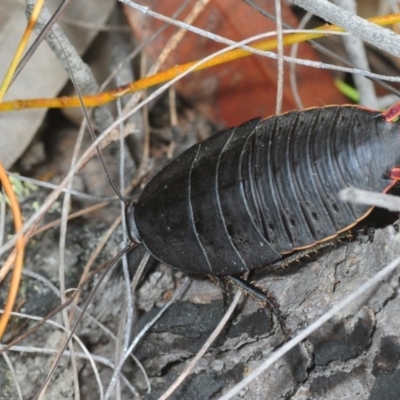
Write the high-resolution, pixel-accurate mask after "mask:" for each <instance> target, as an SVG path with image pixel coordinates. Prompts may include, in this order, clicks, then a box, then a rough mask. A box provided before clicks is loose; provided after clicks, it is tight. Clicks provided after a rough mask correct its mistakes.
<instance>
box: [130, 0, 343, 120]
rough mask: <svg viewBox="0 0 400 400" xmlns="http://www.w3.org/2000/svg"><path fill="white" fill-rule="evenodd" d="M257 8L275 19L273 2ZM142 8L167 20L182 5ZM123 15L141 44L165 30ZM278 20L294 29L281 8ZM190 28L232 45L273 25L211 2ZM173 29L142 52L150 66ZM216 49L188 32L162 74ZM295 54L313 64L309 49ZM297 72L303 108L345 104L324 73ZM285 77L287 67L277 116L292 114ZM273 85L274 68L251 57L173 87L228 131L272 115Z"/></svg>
mask: <svg viewBox="0 0 400 400" xmlns="http://www.w3.org/2000/svg"><path fill="white" fill-rule="evenodd" d="M262 3H264V4H261V5H262V6H263V7H264V8H265V9H266V10H267V11H268V12H270V13H272V14H274V13H275V11H274V5H273V2H272V1H264V2H262ZM142 4H143V5H145V6H148V7H150V9H151V10H153V11H156V12H158V13H160V14H163V15H168V16H172V15H173V14H174V13H175V12H176V10H177V9H178V8H179V7H180V6H181V5H182V1H180V0H169V1H162V2H160V1H154V0H149V1H143V2H142ZM194 4H195V1H191V2H190V4H189V6H188V7H187V8H186V9H185V10H184V11H183V12H182V13H181V14H180V15H179V16H178V17H177V18H178V19H179V20H184V18H185V16H186V15H187V13H188V12H189V10H191V9H192V7H193V5H194ZM126 10H127V15H128V18H129V20H130V24H131V27H132V29H133V31H134V34H135V36H136V37H137V38H138V39H139V40H140V41H144V40H146V39H147V38H149V37H150V36H151V35H152V34H153V33H154V32H155V31H156V30H157V29H159V28H160V27H161V26H163V25H164V23H163V22H161V21H160V20H157V19H155V18H153V17H150V16H145V15H143V14H142V13H140V12H138V11H134V10H132V9H131V8H128V7H127V8H126ZM282 16H283V20H284V21H285V22H286V23H288V24H290V25H291V26H297V24H298V21H297V20H296V18H295V16H294V15H293V14H292V12H291V9H290V8H289V7H288V6H287V5H285V4H282ZM193 25H195V26H197V27H200V28H202V29H204V30H207V31H209V32H213V33H216V34H218V35H221V36H224V37H226V38H229V39H232V40H235V41H240V40H243V39H245V38H248V37H250V36H254V35H257V34H260V33H262V32H268V31H274V30H275V29H276V26H275V23H274V22H272V21H270V20H268V19H267V18H265V17H263V16H262V15H261V14H259V13H258V12H257V11H255V10H254V9H253V8H251V7H250V6H248V5H247V4H245V3H244V2H241V1H236V0H212V1H211V2H210V4H208V5H207V7H206V8H205V10H204V11H203V13H202V14H201V15H200V16H199V17H198V18H197V20H196V21H195V22H194V24H193ZM177 29H178V28H176V27H174V26H169V27H167V28H166V29H165V30H164V31H163V32H162V34H161V35H159V36H158V37H157V39H155V40H153V41H152V43H151V44H150V45H148V46H147V47H146V48H145V51H146V53H147V55H148V56H149V57H150V59H152V60H154V59H155V58H156V57H157V56H158V55H159V54H160V52H161V51H162V50H163V49H164V48H165V45H166V43H167V41H168V39H169V38H170V37H171V36H172V35H173V34H174V33H175V32H176V31H177ZM221 48H223V46H222V45H221V44H220V43H216V42H214V41H212V40H210V39H207V38H205V37H202V36H199V35H196V34H194V33H191V32H187V33H186V35H185V37H184V39H183V40H182V42H181V43H180V44H179V45H178V47H177V49H176V50H174V51H173V52H172V54H171V55H170V57H169V58H168V59H167V61H166V63H165V65H164V66H163V69H165V68H168V67H171V66H174V65H177V64H184V63H187V62H189V61H194V60H198V59H201V58H203V57H205V56H208V55H210V54H211V53H213V52H215V51H217V50H220V49H221ZM288 51H289V49H285V52H286V53H288ZM298 54H299V55H300V57H301V58H304V59H311V60H317V57H316V55H315V53H314V51H313V49H312V48H311V47H310V46H309V45H308V44H301V45H300V49H299V52H298ZM296 72H297V74H296V79H297V83H298V89H299V93H300V96H301V99H302V101H303V103H304V106H305V107H312V106H321V105H325V104H343V103H345V102H346V99H345V98H344V97H343V96H342V95H341V94H340V93H338V91H337V89H336V88H335V86H334V85H333V83H332V77H331V75H330V73H329V72H328V71H325V70H318V69H314V68H306V67H302V66H297V68H296ZM288 77H289V70H288V67H287V65H286V67H285V80H284V94H283V106H282V111H288V110H291V109H294V108H296V105H295V102H294V99H293V95H292V93H291V88H290V83H289V79H288ZM276 82H277V62H276V61H275V60H271V59H268V58H264V57H259V56H251V57H246V58H244V59H241V60H236V61H234V62H230V63H226V64H223V65H220V66H217V67H213V68H210V69H207V70H204V71H201V72H196V73H193V74H191V75H190V77H188V78H185V79H183V80H181V81H180V82H179V83H178V84H177V86H176V87H177V89H178V91H179V93H180V94H181V95H182V96H184V97H185V98H186V99H187V100H188V101H190V102H191V103H192V104H193V105H194V107H195V108H196V109H198V110H200V111H201V112H203V113H204V114H205V115H206V116H207V117H208V118H210V119H212V120H213V121H214V122H216V123H218V124H220V125H221V126H231V125H237V124H239V123H240V122H243V121H245V120H248V119H249V118H252V117H257V116H262V117H267V116H269V115H272V114H275V104H276V87H277V84H276Z"/></svg>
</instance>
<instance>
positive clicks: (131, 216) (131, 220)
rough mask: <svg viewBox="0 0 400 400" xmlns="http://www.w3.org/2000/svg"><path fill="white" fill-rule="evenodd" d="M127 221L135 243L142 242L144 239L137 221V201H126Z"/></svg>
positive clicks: (130, 236) (129, 233)
mask: <svg viewBox="0 0 400 400" xmlns="http://www.w3.org/2000/svg"><path fill="white" fill-rule="evenodd" d="M125 221H126V227H127V228H128V235H129V239H130V240H131V241H132V242H134V243H137V244H139V243H141V242H142V239H141V238H140V234H139V231H138V228H137V226H136V221H135V203H133V202H131V203H126V205H125Z"/></svg>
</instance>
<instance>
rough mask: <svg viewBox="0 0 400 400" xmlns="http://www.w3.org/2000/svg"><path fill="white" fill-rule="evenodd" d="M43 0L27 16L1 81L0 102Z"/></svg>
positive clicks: (29, 35) (8, 85)
mask: <svg viewBox="0 0 400 400" xmlns="http://www.w3.org/2000/svg"><path fill="white" fill-rule="evenodd" d="M43 4H44V0H38V1H37V2H36V3H35V6H34V7H33V10H32V14H31V17H30V18H29V21H28V25H27V26H26V28H25V31H24V33H23V35H22V38H21V40H20V42H19V44H18V47H17V50H16V51H15V54H14V57H13V59H12V60H11V63H10V66H9V68H8V70H7V73H6V76H5V77H4V80H3V82H2V83H1V86H0V103H1V102H2V100H3V97H4V95H5V94H6V92H7V90H8V88H9V87H10V83H11V81H12V78H13V75H14V72H15V69H16V68H17V66H18V63H19V62H20V60H21V57H22V54H23V52H24V50H25V48H26V46H27V44H28V41H29V38H30V37H31V34H32V31H33V27H34V26H35V24H36V21H37V19H38V17H39V14H40V11H41V9H42V7H43Z"/></svg>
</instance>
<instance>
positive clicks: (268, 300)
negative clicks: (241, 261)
mask: <svg viewBox="0 0 400 400" xmlns="http://www.w3.org/2000/svg"><path fill="white" fill-rule="evenodd" d="M221 278H222V279H224V280H226V281H227V282H228V283H230V284H232V285H234V286H236V287H238V288H239V289H240V290H242V291H243V292H244V293H246V294H248V295H250V296H251V297H253V298H255V299H256V300H259V301H261V303H263V304H264V305H266V306H267V307H268V308H269V309H270V310H271V311H272V312H273V313H274V314H275V316H276V318H277V320H278V322H279V325H280V327H281V329H282V332H283V333H286V332H287V331H286V327H285V318H284V316H283V314H282V312H281V310H280V308H279V304H278V302H277V301H276V299H275V297H274V296H273V295H272V294H271V293H270V292H268V291H266V290H265V289H263V290H261V289H259V288H257V287H255V286H254V285H252V284H251V283H250V282H247V281H245V280H244V279H242V278H238V277H236V276H232V275H227V276H223V277H221Z"/></svg>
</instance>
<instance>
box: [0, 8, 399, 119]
mask: <svg viewBox="0 0 400 400" xmlns="http://www.w3.org/2000/svg"><path fill="white" fill-rule="evenodd" d="M368 21H370V22H372V23H375V24H377V25H380V26H384V25H390V24H395V23H399V22H400V14H390V15H385V16H382V17H374V18H369V19H368ZM318 30H323V31H327V30H329V31H331V32H343V31H344V29H343V28H341V27H338V26H336V25H323V26H321V27H319V28H317V29H315V33H314V32H313V33H294V34H289V35H286V36H284V38H283V43H284V45H286V46H288V45H292V44H295V43H301V42H305V41H307V40H312V39H318V38H321V37H324V36H327V34H326V33H319V32H318ZM276 46H277V41H276V39H270V40H266V41H263V42H260V43H257V44H254V45H252V46H250V47H253V48H254V49H257V50H266V51H268V50H272V49H275V48H276ZM251 54H252V53H251V52H249V51H246V50H242V49H236V50H232V51H229V52H227V53H225V54H222V55H219V56H217V57H215V58H213V59H211V60H209V61H207V62H205V63H203V64H202V65H200V66H199V67H197V68H196V69H195V71H200V70H203V69H206V68H210V67H213V66H216V65H219V64H223V63H226V62H229V61H233V60H237V59H239V58H243V57H248V56H250V55H251ZM197 62H198V61H193V62H189V63H187V64H182V65H178V66H176V67H173V68H170V69H167V70H165V71H162V72H160V73H158V74H155V75H152V76H149V77H146V78H143V79H140V80H138V81H136V82H132V83H129V84H127V85H124V86H120V87H118V88H116V89H113V90H110V91H108V92H104V93H99V94H95V95H90V96H83V98H82V99H83V102H84V104H85V106H86V107H98V106H101V105H104V104H107V103H110V102H112V101H115V100H116V99H118V98H119V97H121V96H124V95H126V94H130V93H133V92H137V91H140V90H143V89H147V88H149V87H152V86H155V85H157V84H160V83H162V82H166V81H169V80H171V79H173V78H175V77H176V76H178V75H180V74H182V73H183V72H185V71H187V70H188V69H189V68H190V67H191V66H193V65H194V64H195V63H197ZM68 107H80V101H79V98H78V97H60V98H54V99H32V100H14V101H9V102H4V103H2V104H0V111H15V110H22V109H25V108H68Z"/></svg>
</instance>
